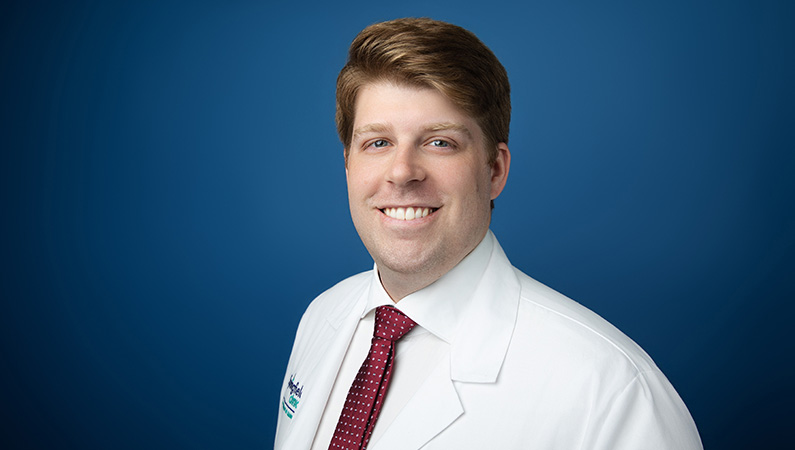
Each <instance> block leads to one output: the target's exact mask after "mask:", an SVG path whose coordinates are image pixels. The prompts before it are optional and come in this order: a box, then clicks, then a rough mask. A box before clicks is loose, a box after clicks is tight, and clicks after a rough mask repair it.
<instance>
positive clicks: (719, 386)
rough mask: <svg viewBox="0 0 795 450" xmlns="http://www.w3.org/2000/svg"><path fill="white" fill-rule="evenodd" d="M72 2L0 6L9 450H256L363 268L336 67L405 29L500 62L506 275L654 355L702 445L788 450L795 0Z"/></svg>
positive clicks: (0, 423) (4, 436)
mask: <svg viewBox="0 0 795 450" xmlns="http://www.w3.org/2000/svg"><path fill="white" fill-rule="evenodd" d="M13 3H16V4H13ZM63 3H67V2H37V1H26V2H5V3H4V6H2V7H0V25H2V26H1V27H0V37H1V38H2V39H1V40H0V45H1V46H0V92H2V102H1V104H0V127H2V129H1V131H2V134H0V139H1V141H0V142H1V144H0V145H2V160H0V186H1V187H2V197H0V198H2V209H1V210H0V214H2V215H1V216H0V217H2V220H1V221H0V223H1V224H2V225H1V226H2V235H1V236H2V237H1V238H0V246H2V247H0V250H2V257H3V258H2V271H1V272H0V295H1V296H2V312H1V313H0V333H2V343H1V344H0V345H1V347H0V350H1V353H0V375H2V388H0V408H2V417H0V429H1V430H2V432H1V434H0V447H3V448H136V449H137V448H267V447H270V446H271V445H272V443H271V442H272V439H273V435H274V429H275V421H276V414H277V405H278V395H279V391H280V383H281V379H282V376H283V370H284V366H285V364H286V362H287V357H288V355H289V351H290V345H291V343H292V338H293V333H294V330H295V327H296V325H297V323H298V320H299V318H300V315H301V314H302V312H303V310H304V308H305V307H306V305H307V304H308V303H309V301H310V300H311V299H312V298H313V297H314V296H315V295H317V294H318V293H320V292H321V291H322V290H324V289H326V288H327V287H329V286H331V285H332V284H333V283H335V282H336V281H338V280H340V279H342V278H344V277H345V276H347V275H350V274H353V273H356V272H358V271H361V270H367V269H369V268H370V266H371V261H370V259H369V257H368V255H367V254H366V252H365V250H364V248H363V246H362V245H361V243H360V242H359V240H358V237H357V236H356V233H355V230H354V229H353V226H352V225H351V222H350V218H349V215H348V210H347V200H346V192H345V182H344V172H343V162H342V150H341V147H340V144H339V142H338V141H337V138H336V135H335V130H334V124H333V113H334V82H335V78H336V73H337V72H338V70H339V69H340V68H341V66H342V65H343V63H344V60H345V53H346V49H347V46H348V44H349V43H350V41H351V39H352V38H353V37H354V35H355V34H356V33H357V32H358V31H359V30H360V29H361V28H363V27H364V26H366V25H368V24H370V23H372V22H375V21H380V20H384V19H389V18H394V17H399V16H431V17H434V18H438V19H442V20H448V21H451V22H454V23H457V24H460V25H462V26H464V27H467V28H469V29H471V30H472V31H474V32H475V33H476V34H478V35H479V36H480V37H481V39H482V40H483V41H484V42H486V43H487V44H488V45H489V46H490V47H491V48H492V49H493V50H494V52H495V53H496V54H497V55H498V57H500V58H501V59H502V61H503V63H504V64H505V66H506V68H507V69H508V72H509V74H510V77H511V81H512V84H513V102H514V111H515V112H514V116H513V122H512V134H511V150H512V154H513V163H512V166H511V174H510V180H509V183H508V187H507V189H506V191H505V192H504V194H503V196H502V197H501V198H500V199H499V200H498V202H497V209H496V210H495V217H494V222H493V229H494V231H495V233H496V234H497V236H498V237H499V239H500V240H501V243H502V245H503V247H505V249H506V251H507V253H508V256H509V257H510V258H511V259H512V261H513V262H514V264H515V265H517V266H518V267H520V268H521V269H523V270H524V271H525V272H527V273H529V274H530V275H531V276H533V277H535V278H537V279H539V280H540V281H542V282H544V283H546V284H548V285H550V286H552V287H554V288H555V289H557V290H559V291H562V292H563V293H565V294H567V295H569V296H571V297H573V298H574V299H576V300H578V301H580V302H581V303H583V304H585V305H586V306H588V307H589V308H591V309H593V310H595V311H596V312H598V313H599V314H601V315H603V316H604V317H605V318H607V319H608V320H610V321H611V322H613V323H614V324H616V325H617V326H618V327H619V328H621V329H622V330H624V331H625V332H626V333H627V334H628V335H630V336H631V337H632V338H634V339H635V340H636V341H637V342H638V343H639V344H640V345H641V346H643V347H644V348H645V349H646V350H647V351H648V352H649V353H650V354H651V355H652V357H653V358H654V359H655V360H656V362H657V363H658V365H659V366H660V367H661V368H662V369H663V371H664V372H665V373H666V374H667V375H668V377H669V378H670V380H671V382H672V383H673V384H674V386H675V387H676V388H677V389H678V391H679V393H680V394H681V396H682V397H683V399H684V400H685V402H686V403H687V405H688V406H689V408H690V410H691V412H692V414H693V416H694V418H695V420H696V423H697V425H698V426H699V429H700V430H701V433H702V438H703V441H704V444H705V445H706V446H707V447H708V448H716V449H717V448H723V449H729V448H732V449H733V448H737V449H740V448H752V447H753V448H773V447H777V446H781V445H783V443H785V442H790V443H791V442H792V438H791V436H792V434H791V421H792V419H793V414H792V412H791V411H792V409H791V404H792V402H793V400H794V397H795V396H793V388H792V380H793V378H794V377H795V370H793V361H792V357H793V355H795V352H793V339H792V326H791V324H790V323H791V316H792V314H793V312H795V311H794V308H793V305H792V303H793V300H795V292H794V289H793V278H795V277H794V275H795V257H794V256H793V255H794V253H795V252H794V251H793V250H794V247H795V222H794V220H793V218H794V216H795V210H794V208H793V193H794V192H793V191H794V189H793V185H794V183H793V173H795V161H794V160H795V158H794V157H793V148H795V146H793V125H794V124H795V110H794V107H793V97H794V96H793V80H794V79H795V69H794V68H793V66H794V64H793V61H795V58H793V54H795V49H794V48H793V31H792V23H793V19H795V11H794V10H793V2H788V1H715V2H707V1H671V0H666V1H662V0H661V1H654V2H636V1H631V0H626V1H622V0H610V1H605V2H589V1H529V2H514V1H505V2H503V1H500V0H492V1H486V2H467V1H465V2H462V1H461V0H455V1H440V2H431V3H432V4H431V5H429V4H428V3H429V2H427V1H405V2H398V3H400V4H399V5H397V4H395V5H382V4H376V3H370V2H349V3H346V4H344V5H343V4H338V3H337V2H317V3H316V4H314V3H311V2H310V3H307V2H299V3H289V2H278V3H275V2H274V3H275V4H272V3H269V2H262V1H233V2H230V1H200V2H178V1H153V2H148V1H144V2H141V1H136V2H132V1H131V2H116V3H113V4H112V5H111V4H108V2H104V1H73V2H68V3H70V4H69V5H65V4H63ZM520 3H521V5H520ZM788 324H790V325H788Z"/></svg>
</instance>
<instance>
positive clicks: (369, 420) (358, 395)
mask: <svg viewBox="0 0 795 450" xmlns="http://www.w3.org/2000/svg"><path fill="white" fill-rule="evenodd" d="M414 325H416V324H415V323H414V321H413V320H411V319H409V318H408V317H406V315H405V314H403V313H402V312H400V311H398V310H397V309H395V307H394V306H379V307H378V308H377V309H376V310H375V329H374V330H373V341H372V344H371V345H370V353H368V354H367V358H365V360H364V362H363V363H362V367H360V368H359V373H358V374H357V375H356V379H355V380H353V385H351V388H350V390H349V391H348V397H347V398H346V399H345V407H344V408H343V409H342V414H340V420H339V421H338V422H337V428H336V429H335V430H334V437H332V438H331V444H329V447H328V448H329V450H332V449H345V450H364V449H365V448H367V443H368V442H370V435H371V434H372V432H373V427H374V426H375V421H376V419H378V413H379V412H380V411H381V404H382V403H383V401H384V395H385V394H386V388H387V386H388V385H389V379H390V378H391V376H392V359H393V358H394V353H395V341H397V340H398V339H400V338H401V337H403V335H405V334H406V333H408V332H409V331H410V330H411V329H412V328H414Z"/></svg>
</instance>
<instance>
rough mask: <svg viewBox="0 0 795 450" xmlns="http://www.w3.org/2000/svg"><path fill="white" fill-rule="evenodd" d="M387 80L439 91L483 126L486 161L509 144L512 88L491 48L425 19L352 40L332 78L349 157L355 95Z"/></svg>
mask: <svg viewBox="0 0 795 450" xmlns="http://www.w3.org/2000/svg"><path fill="white" fill-rule="evenodd" d="M379 81H392V82H396V83H398V84H407V85H410V86H418V87H428V88H433V89H436V90H438V91H439V92H441V93H442V94H443V95H444V96H446V97H447V98H448V99H450V101H452V103H453V104H454V105H456V106H457V107H458V108H460V109H461V110H462V111H464V112H465V113H467V114H468V115H469V116H471V117H472V118H474V119H475V120H476V121H477V123H478V125H479V126H480V128H481V130H483V134H484V139H485V141H486V142H484V144H485V145H486V149H487V152H488V161H489V164H493V163H494V161H495V160H496V158H497V144H498V143H500V142H505V143H508V129H509V126H510V122H511V87H510V84H509V82H508V74H507V72H506V71H505V68H504V67H503V66H502V64H500V61H499V60H498V59H497V57H496V56H494V53H492V51H491V50H489V48H488V47H486V45H485V44H483V42H481V41H480V39H478V38H477V36H475V35H474V34H473V33H472V32H471V31H468V30H466V29H464V28H461V27H459V26H457V25H453V24H450V23H446V22H441V21H438V20H432V19H428V18H404V19H396V20H390V21H388V22H381V23H376V24H373V25H370V26H368V27H367V28H365V29H364V30H362V31H361V32H360V33H359V34H358V35H357V36H356V38H355V39H354V40H353V42H352V43H351V47H350V49H349V51H348V61H347V63H346V64H345V66H344V67H343V68H342V70H341V71H340V74H339V76H338V77H337V111H336V122H337V132H338V133H339V136H340V140H341V141H342V143H343V145H344V147H345V160H346V161H347V159H348V154H349V152H350V146H351V140H352V138H353V122H354V116H355V111H356V98H357V94H358V92H359V90H360V89H361V88H362V86H364V85H365V84H368V83H373V82H379Z"/></svg>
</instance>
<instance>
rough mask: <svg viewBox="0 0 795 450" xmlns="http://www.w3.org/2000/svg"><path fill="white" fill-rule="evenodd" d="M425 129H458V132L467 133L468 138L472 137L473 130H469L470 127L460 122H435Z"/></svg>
mask: <svg viewBox="0 0 795 450" xmlns="http://www.w3.org/2000/svg"><path fill="white" fill-rule="evenodd" d="M425 131H456V132H458V133H461V134H465V135H466V136H467V137H468V138H470V139H472V132H470V131H469V128H467V127H465V126H463V125H461V124H460V123H452V122H442V123H435V124H432V125H430V126H428V127H426V128H425Z"/></svg>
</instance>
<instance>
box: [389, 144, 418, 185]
mask: <svg viewBox="0 0 795 450" xmlns="http://www.w3.org/2000/svg"><path fill="white" fill-rule="evenodd" d="M389 164H390V165H389V168H388V170H387V181H389V182H391V183H394V184H396V185H406V184H409V183H411V182H412V181H422V180H424V179H425V169H424V163H423V161H422V155H420V152H419V151H418V149H417V148H415V147H414V146H411V145H403V146H398V147H397V148H396V149H395V151H394V152H393V154H392V160H391V161H390V163H389Z"/></svg>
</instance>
